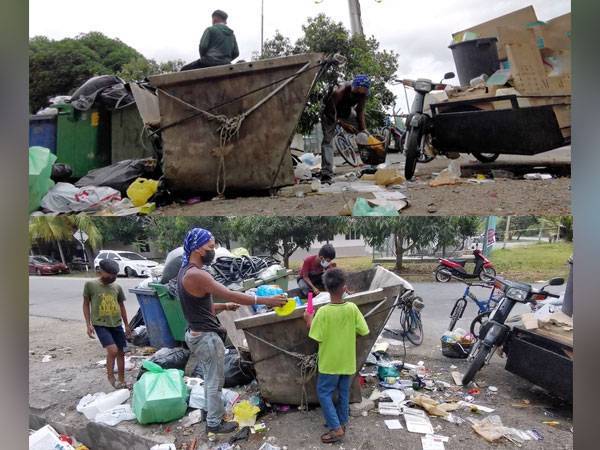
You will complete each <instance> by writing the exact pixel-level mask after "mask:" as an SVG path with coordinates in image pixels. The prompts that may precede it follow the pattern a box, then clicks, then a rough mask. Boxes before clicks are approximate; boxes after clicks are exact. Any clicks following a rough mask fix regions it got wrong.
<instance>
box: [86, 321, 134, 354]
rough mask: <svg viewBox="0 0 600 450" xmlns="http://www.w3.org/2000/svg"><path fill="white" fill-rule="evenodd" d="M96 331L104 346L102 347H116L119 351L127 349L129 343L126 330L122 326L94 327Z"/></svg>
mask: <svg viewBox="0 0 600 450" xmlns="http://www.w3.org/2000/svg"><path fill="white" fill-rule="evenodd" d="M94 330H96V336H98V340H99V341H100V343H101V344H102V347H104V348H106V347H110V346H111V345H116V346H117V348H118V349H119V350H123V349H124V348H125V347H127V341H126V340H125V330H123V327H122V326H118V327H102V326H100V325H94Z"/></svg>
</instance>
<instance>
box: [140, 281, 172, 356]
mask: <svg viewBox="0 0 600 450" xmlns="http://www.w3.org/2000/svg"><path fill="white" fill-rule="evenodd" d="M129 292H131V293H132V294H135V295H136V297H137V301H138V303H139V305H140V309H141V311H142V316H143V317H144V323H145V324H146V332H147V333H148V339H149V340H150V345H151V346H152V347H154V348H175V347H177V342H176V341H175V339H174V338H173V335H172V334H171V329H170V328H169V322H168V321H167V317H166V316H165V312H164V310H163V308H162V305H161V303H160V300H159V298H158V295H157V294H156V292H155V291H154V290H153V289H139V288H135V289H130V290H129Z"/></svg>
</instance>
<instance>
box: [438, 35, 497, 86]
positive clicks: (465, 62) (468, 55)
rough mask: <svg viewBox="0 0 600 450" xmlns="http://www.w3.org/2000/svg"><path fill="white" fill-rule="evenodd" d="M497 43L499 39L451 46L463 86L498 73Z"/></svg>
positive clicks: (480, 40) (474, 40) (471, 41)
mask: <svg viewBox="0 0 600 450" xmlns="http://www.w3.org/2000/svg"><path fill="white" fill-rule="evenodd" d="M497 42H498V39H497V38H484V39H472V40H470V41H465V42H458V43H456V44H452V45H451V46H450V49H451V50H452V56H453V57H454V64H455V65H456V70H457V72H458V79H459V81H460V85H461V86H468V85H469V83H470V81H471V80H472V79H473V78H477V77H478V76H480V75H482V74H485V75H487V76H492V75H493V74H494V73H496V71H497V70H498V69H499V68H500V60H499V59H498V45H497Z"/></svg>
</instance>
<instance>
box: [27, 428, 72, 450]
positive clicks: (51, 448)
mask: <svg viewBox="0 0 600 450" xmlns="http://www.w3.org/2000/svg"><path fill="white" fill-rule="evenodd" d="M29 450H74V447H73V446H72V445H71V444H69V443H68V442H65V441H63V440H61V439H60V435H59V434H58V433H57V432H56V430H55V429H54V428H52V427H51V426H50V425H46V426H44V427H42V428H40V429H39V430H37V431H35V432H34V433H32V434H30V435H29Z"/></svg>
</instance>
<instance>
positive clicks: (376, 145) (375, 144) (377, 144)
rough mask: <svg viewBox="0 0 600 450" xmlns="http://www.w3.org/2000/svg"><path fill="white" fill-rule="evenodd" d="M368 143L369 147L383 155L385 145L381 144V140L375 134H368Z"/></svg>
mask: <svg viewBox="0 0 600 450" xmlns="http://www.w3.org/2000/svg"><path fill="white" fill-rule="evenodd" d="M368 145H369V147H371V150H373V151H374V152H375V153H377V154H378V155H380V156H383V155H385V145H384V144H383V142H381V141H380V140H379V139H377V138H376V137H375V136H372V135H371V136H369V142H368Z"/></svg>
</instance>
